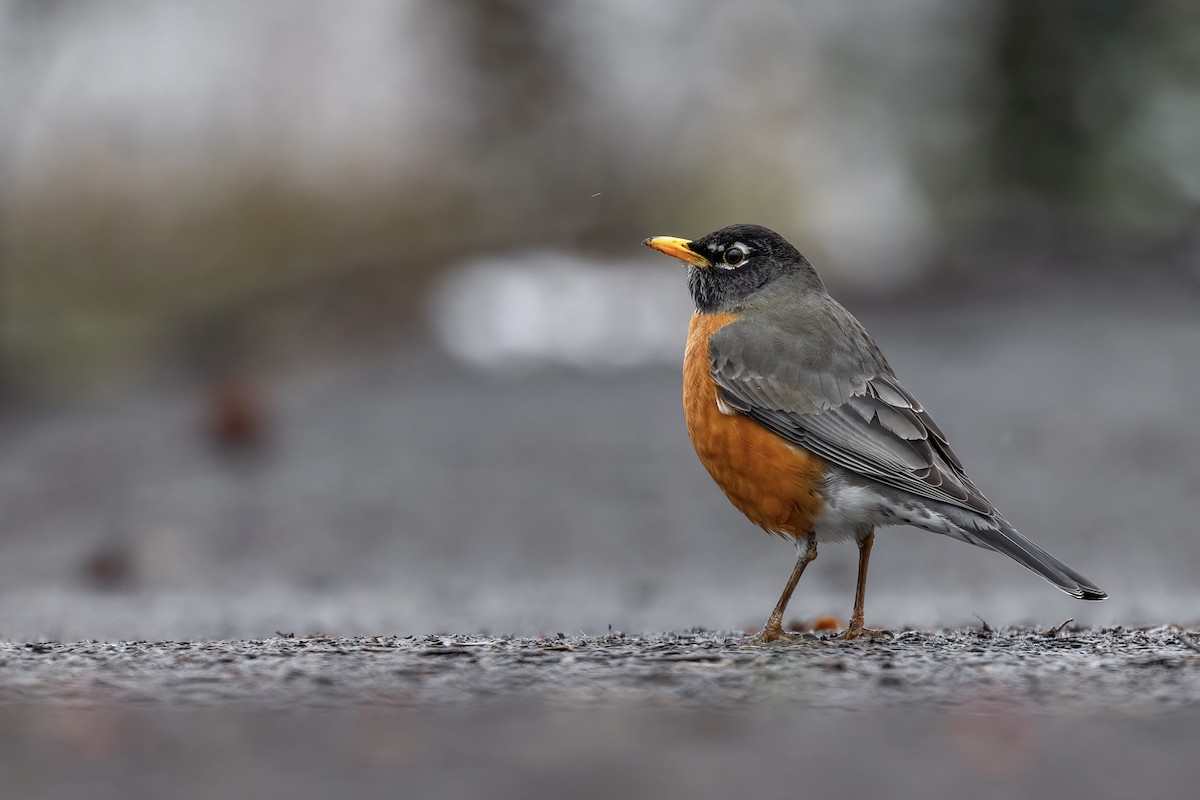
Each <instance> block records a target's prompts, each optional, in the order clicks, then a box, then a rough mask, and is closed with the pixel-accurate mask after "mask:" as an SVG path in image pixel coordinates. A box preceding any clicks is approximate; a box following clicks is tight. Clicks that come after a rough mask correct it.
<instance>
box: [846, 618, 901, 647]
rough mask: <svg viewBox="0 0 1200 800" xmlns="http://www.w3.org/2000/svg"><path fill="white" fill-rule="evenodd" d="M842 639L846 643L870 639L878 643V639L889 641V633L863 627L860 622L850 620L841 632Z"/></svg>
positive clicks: (890, 635)
mask: <svg viewBox="0 0 1200 800" xmlns="http://www.w3.org/2000/svg"><path fill="white" fill-rule="evenodd" d="M842 638H843V639H845V640H846V641H853V640H854V639H870V640H871V641H873V642H875V641H879V640H880V639H891V638H894V637H893V636H892V632H891V631H884V630H876V629H874V628H868V627H866V626H865V625H863V623H862V620H851V622H850V625H849V626H847V627H846V630H845V631H843V632H842Z"/></svg>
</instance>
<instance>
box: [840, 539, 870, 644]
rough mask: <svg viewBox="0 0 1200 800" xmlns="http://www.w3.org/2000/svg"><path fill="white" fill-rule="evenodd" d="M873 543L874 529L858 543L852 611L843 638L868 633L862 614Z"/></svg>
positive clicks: (856, 636)
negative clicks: (856, 573) (856, 581)
mask: <svg viewBox="0 0 1200 800" xmlns="http://www.w3.org/2000/svg"><path fill="white" fill-rule="evenodd" d="M873 544H875V531H874V530H872V531H871V532H870V533H868V534H867V535H866V536H864V537H863V538H862V540H861V541H859V543H858V586H857V588H855V590H854V613H853V614H851V615H850V624H849V625H848V626H847V627H846V632H845V633H844V634H842V638H844V639H857V638H858V637H860V636H862V635H863V634H864V633H870V631H868V630H867V629H866V628H864V627H863V616H864V614H865V610H864V608H863V606H865V605H866V600H867V563H868V562H869V561H870V560H871V546H872V545H873Z"/></svg>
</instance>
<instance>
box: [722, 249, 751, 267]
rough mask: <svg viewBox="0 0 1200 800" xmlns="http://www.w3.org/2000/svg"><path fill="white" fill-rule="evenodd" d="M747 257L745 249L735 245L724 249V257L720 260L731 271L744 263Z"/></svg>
mask: <svg viewBox="0 0 1200 800" xmlns="http://www.w3.org/2000/svg"><path fill="white" fill-rule="evenodd" d="M747 255H748V254H747V253H746V250H745V248H743V247H742V246H741V245H737V244H735V245H732V246H730V247H728V248H726V249H725V255H724V256H723V259H722V260H724V262H725V265H726V266H727V267H729V268H730V269H733V268H735V267H740V266H741V265H742V264H744V263H746V256H747Z"/></svg>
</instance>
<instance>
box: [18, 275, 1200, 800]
mask: <svg viewBox="0 0 1200 800" xmlns="http://www.w3.org/2000/svg"><path fill="white" fill-rule="evenodd" d="M1018 300H1019V301H1011V299H1001V300H997V299H995V298H977V299H975V300H972V301H971V302H963V303H959V304H955V305H953V306H951V307H948V308H916V309H914V308H912V307H911V306H903V305H901V306H892V307H890V308H883V307H870V306H868V307H865V308H859V307H854V309H853V310H855V311H856V313H858V314H859V315H860V317H862V318H863V320H864V322H866V324H867V325H868V327H869V328H870V329H871V330H872V332H873V333H874V335H875V336H876V338H877V339H879V340H880V341H881V342H882V343H883V344H884V348H885V350H886V352H887V353H888V355H889V357H890V359H891V361H892V363H893V365H894V366H895V367H896V369H897V371H898V372H899V374H900V376H901V378H902V379H903V380H904V382H905V384H906V385H907V386H908V387H909V388H910V389H911V390H912V391H914V393H915V394H916V395H917V396H918V397H919V398H920V399H921V400H922V402H923V403H924V404H925V405H926V406H927V407H928V408H929V409H930V410H931V411H932V412H933V414H934V415H935V417H936V418H937V420H938V421H939V423H940V425H941V427H942V428H943V429H944V430H946V432H947V433H948V434H949V436H950V438H951V441H952V442H953V443H954V445H955V448H956V450H957V451H958V452H959V455H960V456H961V457H962V458H963V460H964V461H965V462H966V464H967V468H968V471H969V472H970V473H971V474H972V476H973V477H974V478H975V480H976V482H977V483H978V484H979V485H980V486H981V488H983V490H984V491H985V492H986V493H987V494H988V495H989V497H990V498H991V499H992V500H993V501H994V502H995V503H996V504H997V505H998V506H999V507H1000V508H1001V509H1002V510H1003V511H1004V512H1005V513H1006V515H1007V516H1008V517H1009V518H1010V519H1011V520H1013V522H1014V523H1015V524H1016V525H1017V526H1018V527H1019V528H1021V529H1022V530H1023V531H1024V532H1026V533H1027V534H1029V535H1030V536H1031V537H1032V538H1034V539H1035V540H1037V541H1038V542H1039V543H1040V544H1042V545H1043V546H1045V547H1046V548H1047V549H1049V550H1050V551H1051V552H1053V553H1055V554H1056V555H1059V556H1060V557H1062V558H1063V559H1064V560H1066V561H1067V562H1068V563H1070V564H1071V565H1072V566H1074V567H1076V568H1077V569H1079V570H1080V571H1081V572H1083V573H1084V574H1086V575H1088V576H1089V577H1091V578H1093V579H1094V580H1095V581H1096V582H1097V583H1098V584H1099V585H1100V586H1101V587H1103V588H1104V589H1106V590H1107V591H1108V592H1109V594H1110V595H1111V599H1110V600H1108V601H1106V602H1104V603H1099V604H1094V603H1093V604H1085V603H1080V602H1078V601H1074V600H1072V599H1070V598H1068V597H1065V596H1063V595H1060V594H1059V593H1057V592H1056V591H1055V590H1053V588H1051V587H1049V586H1048V585H1045V584H1044V583H1043V582H1041V581H1040V580H1039V579H1037V578H1036V577H1035V576H1032V575H1031V574H1029V573H1027V572H1025V571H1024V570H1022V569H1021V568H1020V567H1018V566H1016V565H1014V564H1012V563H1009V562H1007V561H1006V560H1005V559H1003V558H1001V557H999V556H996V555H995V554H989V553H986V552H984V551H981V550H977V549H975V548H971V547H968V546H966V545H963V544H960V543H957V542H952V541H949V540H946V539H944V538H942V537H938V536H936V535H933V534H928V533H924V532H919V531H914V530H910V529H895V530H885V531H884V532H883V533H882V534H881V535H880V536H879V540H878V542H877V546H876V548H875V556H874V558H873V560H872V574H871V584H870V590H869V593H868V622H869V623H870V624H872V625H875V626H877V627H883V628H888V629H890V630H891V631H892V632H893V634H894V637H893V638H885V639H882V640H878V641H871V642H856V643H843V642H839V641H832V640H826V639H824V638H820V636H816V637H815V638H812V637H801V638H800V639H799V640H798V641H796V642H794V643H791V644H788V645H784V646H777V647H770V648H755V647H750V646H747V645H746V644H745V643H744V635H743V634H742V633H740V632H741V631H744V630H746V629H749V628H753V627H754V626H756V625H758V624H761V622H762V619H763V618H764V617H765V615H766V613H767V612H768V611H769V610H770V607H771V605H772V604H773V603H774V600H775V598H776V596H777V594H778V592H779V589H780V587H781V585H782V582H783V580H784V579H785V578H786V575H787V572H788V570H789V569H790V566H791V560H792V557H793V555H792V550H791V548H790V547H789V546H787V545H786V544H781V543H779V542H778V541H774V540H772V539H770V538H769V537H766V536H764V535H763V534H761V533H760V532H757V531H755V530H754V529H752V528H750V527H749V526H748V524H747V523H745V521H744V520H742V519H741V518H740V517H739V516H738V515H737V513H736V512H735V511H733V510H732V509H731V508H729V507H728V505H727V503H726V501H725V500H724V498H723V497H721V496H720V494H719V492H717V491H716V490H715V488H714V487H713V486H712V485H711V483H710V482H709V480H708V478H707V476H706V475H704V473H703V471H702V469H701V468H700V467H699V465H698V464H697V463H696V462H695V458H694V456H693V455H692V453H691V451H690V445H689V444H688V442H687V439H686V435H685V434H684V431H683V426H682V420H681V419H680V412H679V408H678V375H677V369H675V368H672V367H663V368H661V369H656V368H644V369H638V370H632V371H607V372H596V373H589V372H581V371H555V370H547V371H536V370H535V371H532V372H522V373H520V374H508V375H487V374H480V373H476V372H470V371H467V370H463V369H460V368H455V367H453V366H452V365H447V364H445V363H443V361H442V360H441V359H440V357H438V356H437V354H434V353H430V352H424V351H407V352H384V353H377V354H374V355H369V356H363V357H360V358H356V359H354V360H351V361H347V362H344V363H342V364H339V365H336V366H330V367H327V368H325V369H323V370H320V371H315V372H314V371H311V370H310V371H305V372H302V373H281V374H272V373H264V374H263V375H262V376H261V382H260V386H259V389H260V390H261V392H262V395H263V397H264V399H265V404H266V405H265V408H266V412H265V413H266V417H265V424H266V435H265V436H264V439H263V443H262V444H261V446H259V447H256V448H253V449H251V450H248V451H239V452H228V451H225V450H222V449H221V448H217V447H214V446H213V444H212V442H210V441H208V440H206V438H205V434H204V426H203V421H202V420H203V412H202V408H203V399H202V397H201V396H200V395H199V394H197V393H196V392H195V391H194V390H193V389H191V388H189V387H186V386H175V387H171V386H165V387H160V388H157V389H150V390H146V391H142V392H138V393H135V394H133V395H130V394H128V393H117V394H115V395H113V396H111V397H106V398H101V399H99V400H94V401H91V402H88V403H79V404H77V405H73V406H63V405H60V406H58V407H56V408H26V409H24V410H17V411H15V412H12V413H10V414H9V415H8V416H7V417H5V418H3V419H0V437H2V439H3V442H4V447H3V449H2V450H0V637H2V638H3V639H4V640H6V642H7V643H6V644H3V645H0V774H2V775H3V777H4V783H5V786H7V787H8V789H6V791H8V792H9V793H10V794H11V795H12V796H19V797H38V796H41V797H107V796H112V797H122V798H126V797H131V796H155V797H157V796H166V795H167V794H170V795H171V796H178V797H190V796H196V797H202V796H203V797H209V796H229V797H234V796H255V797H262V796H275V795H279V796H288V797H308V796H313V797H317V796H322V797H327V796H330V795H335V796H343V797H352V796H379V794H381V793H388V794H397V793H400V794H403V795H405V796H479V795H481V794H491V795H495V796H500V797H510V796H511V797H529V796H562V795H564V794H566V793H567V792H570V793H571V794H573V795H575V796H582V797H591V796H596V797H600V796H606V797H607V796H613V795H624V796H664V795H690V796H694V797H728V796H730V795H731V794H734V793H735V792H744V791H749V790H751V789H753V790H755V793H756V794H760V795H763V796H788V797H796V796H801V797H843V796H857V795H864V794H879V793H883V792H886V793H887V794H888V796H890V797H893V796H894V797H908V796H912V797H932V796H947V797H960V796H965V795H966V794H968V793H969V794H970V796H981V797H991V796H996V797H1010V796H1041V795H1049V794H1054V795H1056V796H1067V797H1071V796H1080V797H1082V796H1085V795H1086V796H1088V797H1106V796H1111V797H1128V796H1134V795H1137V794H1146V793H1147V792H1150V793H1154V794H1163V793H1166V792H1168V791H1172V792H1175V793H1183V794H1185V796H1186V795H1190V794H1191V793H1192V791H1193V790H1194V786H1195V777H1194V754H1195V753H1196V752H1200V716H1198V714H1197V710H1198V709H1197V699H1198V698H1200V653H1198V652H1196V650H1195V647H1194V644H1195V639H1193V638H1191V637H1190V636H1189V635H1188V634H1187V633H1186V632H1187V631H1192V632H1193V633H1194V632H1195V631H1196V629H1197V625H1198V624H1200V582H1197V580H1196V577H1195V576H1196V574H1197V569H1198V567H1200V536H1198V535H1197V532H1196V527H1195V523H1194V516H1195V515H1194V512H1193V509H1194V508H1195V498H1196V497H1197V496H1200V457H1198V455H1197V454H1198V453H1200V425H1196V424H1194V421H1195V420H1196V419H1200V313H1198V312H1197V309H1198V308H1200V301H1198V299H1197V296H1196V294H1195V292H1194V291H1192V292H1190V293H1189V292H1187V291H1179V290H1177V289H1174V288H1167V289H1164V288H1162V287H1158V288H1156V287H1145V286H1143V287H1136V286H1134V287H1129V288H1128V289H1122V290H1121V291H1113V290H1111V289H1109V290H1101V289H1095V290H1094V291H1091V292H1084V293H1083V294H1081V293H1080V292H1079V291H1078V290H1072V291H1067V290H1064V289H1055V288H1054V287H1044V290H1039V292H1038V293H1037V296H1036V297H1032V296H1031V297H1026V298H1023V299H1022V298H1019V299H1018ZM914 317H915V318H916V319H918V320H919V321H920V324H914ZM685 322H686V320H681V321H680V331H681V332H680V336H681V341H682V329H683V325H684V324H685ZM854 557H855V554H854V552H853V548H849V547H841V548H839V547H836V546H829V547H825V548H822V551H821V556H820V558H819V559H818V561H817V562H816V563H815V564H814V565H813V567H811V568H810V569H809V570H808V572H807V573H806V575H805V577H804V581H803V582H802V583H801V586H800V588H799V590H798V592H797V595H796V597H795V599H794V600H793V605H792V607H791V609H790V611H791V614H790V615H789V617H790V619H791V620H792V621H794V622H795V621H803V620H806V619H812V618H814V617H816V616H818V615H823V614H834V615H836V616H838V617H840V618H841V619H842V620H843V621H844V619H845V612H846V611H847V610H848V608H849V604H850V599H851V596H852V592H853V574H854V572H853V570H854ZM1068 618H1074V619H1075V622H1074V623H1071V624H1069V625H1067V626H1065V627H1063V628H1062V629H1060V630H1058V631H1057V632H1055V631H1054V630H1053V629H1054V628H1055V627H1056V626H1057V625H1059V623H1061V622H1063V621H1064V620H1066V619H1068ZM1076 626H1078V627H1076ZM694 629H704V630H727V631H733V632H732V633H727V634H717V633H686V631H691V630H694ZM616 631H626V632H628V633H627V634H625V635H622V634H618V633H615V632H616ZM656 631H677V633H673V634H672V633H654V632H656ZM559 632H562V635H561V636H560V635H559ZM637 632H648V633H644V634H639V633H637ZM284 634H292V637H291V638H288V637H286V636H284ZM747 787H750V788H749V789H748V788H747ZM402 790H403V791H402Z"/></svg>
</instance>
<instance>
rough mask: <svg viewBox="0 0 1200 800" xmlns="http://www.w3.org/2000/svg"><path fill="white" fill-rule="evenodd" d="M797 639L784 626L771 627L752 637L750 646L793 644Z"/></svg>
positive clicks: (768, 626)
mask: <svg viewBox="0 0 1200 800" xmlns="http://www.w3.org/2000/svg"><path fill="white" fill-rule="evenodd" d="M795 640H796V637H795V636H794V635H793V634H790V633H788V632H787V631H785V630H784V629H783V626H782V625H770V624H768V625H767V626H766V627H765V628H763V629H762V630H761V631H759V632H758V633H757V634H755V635H754V636H752V637H750V642H749V643H750V644H771V643H772V642H793V641H795Z"/></svg>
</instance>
